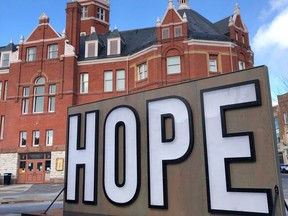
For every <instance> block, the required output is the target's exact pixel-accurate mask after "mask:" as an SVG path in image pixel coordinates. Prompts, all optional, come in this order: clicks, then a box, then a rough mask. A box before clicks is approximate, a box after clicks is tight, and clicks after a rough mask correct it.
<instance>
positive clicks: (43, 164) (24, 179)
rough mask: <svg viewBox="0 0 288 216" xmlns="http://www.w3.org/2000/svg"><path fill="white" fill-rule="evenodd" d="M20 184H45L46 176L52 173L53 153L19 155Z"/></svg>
mask: <svg viewBox="0 0 288 216" xmlns="http://www.w3.org/2000/svg"><path fill="white" fill-rule="evenodd" d="M19 157H20V160H19V169H18V183H27V184H37V183H38V184H41V183H45V175H46V174H49V173H50V169H51V153H37V154H36V153H33V154H20V155H19Z"/></svg>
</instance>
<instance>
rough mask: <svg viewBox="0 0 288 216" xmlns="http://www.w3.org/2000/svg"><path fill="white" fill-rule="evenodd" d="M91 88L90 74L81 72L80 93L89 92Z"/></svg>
mask: <svg viewBox="0 0 288 216" xmlns="http://www.w3.org/2000/svg"><path fill="white" fill-rule="evenodd" d="M88 88H89V74H88V73H81V74H80V93H81V94H86V93H88Z"/></svg>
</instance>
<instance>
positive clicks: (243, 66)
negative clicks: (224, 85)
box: [238, 60, 245, 70]
mask: <svg viewBox="0 0 288 216" xmlns="http://www.w3.org/2000/svg"><path fill="white" fill-rule="evenodd" d="M238 65H239V70H244V69H245V62H243V61H241V60H240V61H238Z"/></svg>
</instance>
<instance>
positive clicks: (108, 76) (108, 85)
mask: <svg viewBox="0 0 288 216" xmlns="http://www.w3.org/2000/svg"><path fill="white" fill-rule="evenodd" d="M104 92H113V71H105V72H104Z"/></svg>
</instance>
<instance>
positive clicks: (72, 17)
mask: <svg viewBox="0 0 288 216" xmlns="http://www.w3.org/2000/svg"><path fill="white" fill-rule="evenodd" d="M80 29H81V6H80V4H79V3H78V1H74V2H69V3H67V8H66V35H67V39H68V40H69V44H71V45H72V46H73V47H74V48H75V54H76V55H79V52H80Z"/></svg>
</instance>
